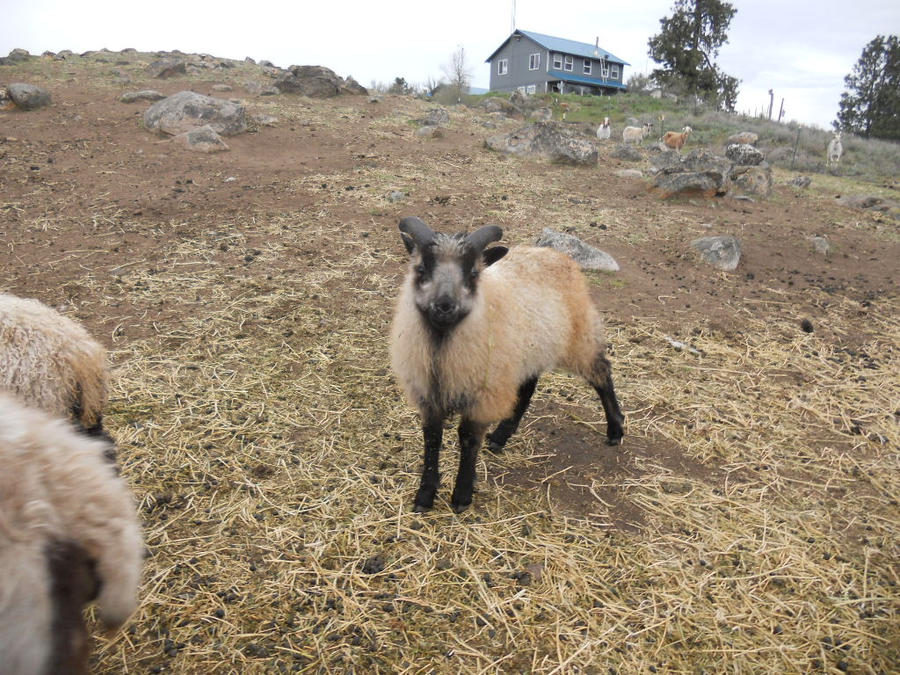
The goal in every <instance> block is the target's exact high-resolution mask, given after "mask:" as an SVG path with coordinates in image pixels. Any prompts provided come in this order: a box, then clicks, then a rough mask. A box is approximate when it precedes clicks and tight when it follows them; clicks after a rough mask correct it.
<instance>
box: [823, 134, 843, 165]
mask: <svg viewBox="0 0 900 675" xmlns="http://www.w3.org/2000/svg"><path fill="white" fill-rule="evenodd" d="M843 153H844V146H842V145H841V132H840V131H836V132H834V138H832V139H831V141H830V142H829V143H828V151H827V152H826V155H825V166H829V167H832V166H837V165H838V163H840V161H841V155H842V154H843Z"/></svg>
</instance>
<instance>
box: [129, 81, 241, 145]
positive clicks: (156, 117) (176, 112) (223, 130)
mask: <svg viewBox="0 0 900 675" xmlns="http://www.w3.org/2000/svg"><path fill="white" fill-rule="evenodd" d="M207 124H208V125H209V126H210V127H211V128H212V129H213V130H214V131H215V132H216V133H217V134H221V135H223V136H233V135H235V134H239V133H242V132H244V131H246V130H247V120H246V115H245V112H244V106H242V105H238V104H237V103H232V102H231V101H226V100H224V99H220V98H213V97H211V96H204V95H203V94H197V93H195V92H193V91H180V92H178V93H177V94H173V95H172V96H169V97H168V98H164V99H163V100H162V101H157V102H156V103H154V104H153V105H152V106H150V108H149V109H148V110H147V112H145V113H144V126H145V127H146V128H147V129H150V130H151V131H160V132H162V133H165V134H170V135H173V136H174V135H176V134H180V133H183V132H185V131H190V130H191V129H194V128H196V127H201V126H204V125H207Z"/></svg>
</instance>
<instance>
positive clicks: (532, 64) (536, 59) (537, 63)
mask: <svg viewBox="0 0 900 675" xmlns="http://www.w3.org/2000/svg"><path fill="white" fill-rule="evenodd" d="M540 67H541V54H540V52H538V53H537V54H531V55H530V56H529V57H528V70H537V69H538V68H540Z"/></svg>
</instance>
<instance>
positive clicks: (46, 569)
mask: <svg viewBox="0 0 900 675" xmlns="http://www.w3.org/2000/svg"><path fill="white" fill-rule="evenodd" d="M107 445H108V444H107V443H106V442H104V441H101V440H97V439H93V438H88V437H86V436H85V435H84V434H81V433H77V432H76V431H75V430H73V429H72V427H71V425H70V424H69V423H68V422H66V421H65V420H61V419H54V418H52V417H51V416H50V415H48V414H47V413H46V412H44V411H42V410H36V409H33V408H28V407H26V406H24V405H22V404H21V402H19V401H17V400H15V399H14V398H13V397H11V396H8V395H6V394H0V467H2V470H0V673H4V674H6V673H10V674H12V673H15V674H16V675H49V674H51V673H86V672H87V658H88V638H87V629H86V628H85V625H84V621H83V617H82V609H83V607H84V605H85V604H87V603H88V602H89V601H91V600H92V599H94V597H96V598H97V604H98V605H99V608H100V615H101V617H102V619H103V621H104V623H105V624H106V625H107V626H108V627H110V628H113V627H117V626H119V625H121V624H122V623H124V622H125V620H126V619H128V617H129V616H130V615H131V614H132V612H133V611H134V610H135V608H136V606H137V590H138V583H139V578H140V569H141V560H142V558H143V546H142V543H141V535H140V529H139V527H138V520H137V515H136V511H135V506H134V504H133V502H132V498H131V495H130V493H129V490H128V488H127V486H126V485H125V483H124V482H123V481H122V480H121V479H120V478H118V477H117V476H116V475H115V470H114V468H113V467H112V466H111V465H110V464H109V463H108V462H106V461H104V460H103V452H104V450H105V449H106V446H107Z"/></svg>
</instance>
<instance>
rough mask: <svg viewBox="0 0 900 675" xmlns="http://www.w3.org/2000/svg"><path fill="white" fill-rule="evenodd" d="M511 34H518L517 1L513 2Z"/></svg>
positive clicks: (513, 0)
mask: <svg viewBox="0 0 900 675" xmlns="http://www.w3.org/2000/svg"><path fill="white" fill-rule="evenodd" d="M509 32H510V33H515V32H516V0H512V30H510V31H509Z"/></svg>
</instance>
